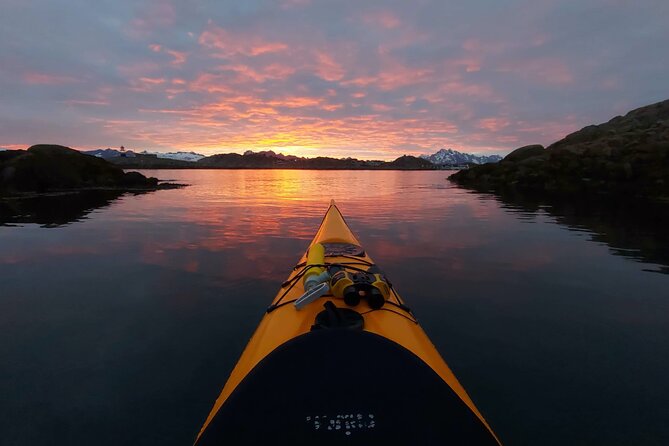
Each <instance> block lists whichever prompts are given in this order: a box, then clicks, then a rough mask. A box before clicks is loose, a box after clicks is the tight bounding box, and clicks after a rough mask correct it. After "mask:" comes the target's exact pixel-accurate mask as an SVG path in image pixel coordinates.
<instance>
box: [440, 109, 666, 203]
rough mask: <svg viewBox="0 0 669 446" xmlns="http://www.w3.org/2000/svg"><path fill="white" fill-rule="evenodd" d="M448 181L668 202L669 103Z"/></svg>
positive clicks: (526, 150) (527, 148) (471, 185)
mask: <svg viewBox="0 0 669 446" xmlns="http://www.w3.org/2000/svg"><path fill="white" fill-rule="evenodd" d="M449 180H450V181H452V182H454V183H457V184H459V185H461V186H464V187H469V188H473V189H477V190H488V191H496V190H497V191H501V190H507V189H518V190H528V191H529V190H531V191H543V192H550V193H596V194H601V193H613V194H624V195H628V196H629V195H631V196H643V197H653V198H659V199H663V200H664V199H669V100H667V101H663V102H659V103H656V104H653V105H649V106H646V107H642V108H639V109H636V110H633V111H631V112H629V113H627V114H626V115H625V116H616V117H615V118H613V119H611V120H610V121H609V122H607V123H604V124H600V125H591V126H587V127H585V128H583V129H581V130H579V131H577V132H574V133H572V134H570V135H568V136H567V137H565V138H564V139H562V140H560V141H558V142H556V143H554V144H551V145H550V146H548V147H547V148H544V147H543V146H540V145H531V146H525V147H521V148H519V149H516V150H514V151H513V152H511V153H510V154H509V155H507V156H506V157H505V158H504V159H503V160H502V161H500V162H499V163H496V164H484V165H481V166H474V167H471V168H470V169H466V170H462V171H460V172H457V173H455V174H453V175H451V176H450V177H449Z"/></svg>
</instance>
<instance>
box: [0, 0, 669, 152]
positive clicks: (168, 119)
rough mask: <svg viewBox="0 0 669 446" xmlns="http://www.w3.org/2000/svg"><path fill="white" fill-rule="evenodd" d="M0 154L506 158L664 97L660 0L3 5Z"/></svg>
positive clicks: (667, 24) (22, 0) (665, 22)
mask: <svg viewBox="0 0 669 446" xmlns="http://www.w3.org/2000/svg"><path fill="white" fill-rule="evenodd" d="M0 11H1V12H0V147H7V148H25V147H27V146H29V145H32V144H36V143H57V144H63V145H67V146H70V147H74V148H79V149H93V148H106V147H118V146H120V145H124V146H126V147H128V148H131V149H135V150H149V151H171V150H193V151H197V152H200V153H203V154H213V153H222V152H243V151H245V150H248V149H252V150H263V149H272V150H275V151H279V152H283V153H290V154H297V155H305V156H314V155H328V156H354V157H358V158H378V159H388V158H395V157H397V156H399V155H402V154H420V153H432V152H435V151H436V150H438V149H440V148H444V147H445V148H454V149H456V150H460V151H466V152H472V153H480V154H484V153H488V154H489V153H498V154H505V153H508V152H509V151H510V150H512V149H514V148H516V147H518V146H521V145H525V144H531V143H541V144H549V143H551V142H553V141H555V140H557V139H559V138H561V137H563V136H564V135H566V134H567V133H569V132H572V131H575V130H578V129H580V128H581V127H583V126H585V125H588V124H592V123H599V122H603V121H606V120H608V119H610V118H611V117H613V116H615V115H616V114H621V113H624V112H626V111H629V110H630V109H633V108H636V107H639V106H643V105H647V104H650V103H653V102H657V101H660V100H664V99H667V98H669V56H668V54H669V1H667V0H637V1H623V0H579V1H571V0H569V1H568V0H563V1H551V0H523V1H520V0H506V1H502V0H479V1H444V0H412V1H408V0H406V1H361V0H332V1H317V0H266V1H261V0H239V1H213V0H212V1H197V0H196V1H176V0H175V1H169V0H147V1H129V0H95V1H91V0H0Z"/></svg>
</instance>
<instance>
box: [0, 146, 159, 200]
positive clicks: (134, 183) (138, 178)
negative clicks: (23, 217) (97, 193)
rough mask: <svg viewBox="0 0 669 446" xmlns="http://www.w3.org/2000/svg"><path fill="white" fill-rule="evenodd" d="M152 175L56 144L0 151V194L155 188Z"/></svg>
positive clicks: (156, 185)
mask: <svg viewBox="0 0 669 446" xmlns="http://www.w3.org/2000/svg"><path fill="white" fill-rule="evenodd" d="M159 187H160V186H159V185H158V180H157V179H156V178H147V177H145V176H144V175H142V174H140V173H138V172H127V173H126V172H123V170H122V169H120V168H118V167H116V166H113V165H111V164H109V163H108V162H107V161H105V160H103V159H99V158H95V157H92V156H88V155H84V154H82V153H81V152H79V151H77V150H73V149H70V148H67V147H63V146H58V145H46V144H42V145H36V146H32V147H30V148H29V149H28V150H10V151H5V152H0V195H5V196H7V195H19V194H30V193H45V192H59V191H68V190H81V189H108V190H128V191H129V190H155V189H157V188H159Z"/></svg>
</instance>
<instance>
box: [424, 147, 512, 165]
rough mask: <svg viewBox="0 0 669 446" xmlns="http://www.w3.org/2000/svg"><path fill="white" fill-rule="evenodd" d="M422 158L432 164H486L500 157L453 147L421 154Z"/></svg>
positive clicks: (498, 159) (496, 160)
mask: <svg viewBox="0 0 669 446" xmlns="http://www.w3.org/2000/svg"><path fill="white" fill-rule="evenodd" d="M420 157H421V158H423V159H426V160H428V161H429V162H431V163H432V164H451V165H460V164H486V163H496V162H498V161H501V159H502V157H501V156H499V155H481V156H479V155H472V154H471V153H462V152H458V151H457V150H453V149H441V150H439V151H438V152H437V153H433V154H432V155H421V156H420Z"/></svg>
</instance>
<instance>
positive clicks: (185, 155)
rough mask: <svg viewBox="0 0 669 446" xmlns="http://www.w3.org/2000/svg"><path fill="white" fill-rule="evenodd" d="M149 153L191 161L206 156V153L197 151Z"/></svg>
mask: <svg viewBox="0 0 669 446" xmlns="http://www.w3.org/2000/svg"><path fill="white" fill-rule="evenodd" d="M149 155H156V156H157V157H158V158H167V159H170V160H179V161H190V162H193V163H194V162H195V161H199V160H201V159H202V158H204V155H200V154H199V153H195V152H167V153H160V152H156V153H152V154H149Z"/></svg>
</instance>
